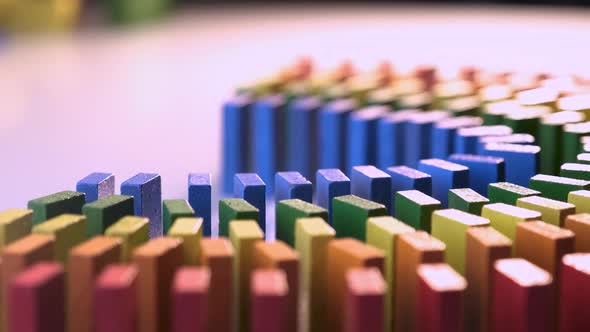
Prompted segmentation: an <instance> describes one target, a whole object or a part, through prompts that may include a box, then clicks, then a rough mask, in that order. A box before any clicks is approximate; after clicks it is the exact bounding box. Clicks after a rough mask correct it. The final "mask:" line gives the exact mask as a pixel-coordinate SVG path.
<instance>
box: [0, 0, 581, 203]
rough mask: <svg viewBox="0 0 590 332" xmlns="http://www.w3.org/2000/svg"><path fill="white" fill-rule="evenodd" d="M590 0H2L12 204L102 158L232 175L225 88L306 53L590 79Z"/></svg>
mask: <svg viewBox="0 0 590 332" xmlns="http://www.w3.org/2000/svg"><path fill="white" fill-rule="evenodd" d="M585 5H586V3H585V2H584V1H525V2H521V1H513V2H506V1H498V2H451V3H444V4H440V3H439V4H428V3H422V2H415V3H412V4H408V3H395V2H387V1H381V2H370V3H364V2H363V3H356V2H352V1H344V2H343V1H339V2H324V1H304V2H299V3H298V4H297V5H294V4H287V3H278V2H277V3H273V2H247V3H242V2H239V1H230V2H216V1H174V0H104V1H98V0H95V1H91V0H87V1H75V0H0V164H1V166H0V209H5V208H9V207H22V206H25V205H26V202H27V201H28V200H29V199H31V198H33V197H37V196H41V195H45V194H49V193H53V192H56V191H60V190H66V189H73V188H74V187H75V184H76V182H77V181H78V180H79V179H80V178H82V177H83V176H85V175H87V174H88V173H90V172H94V171H101V172H113V173H115V175H116V182H117V186H118V185H119V184H120V183H121V182H122V181H124V180H125V179H127V178H129V177H130V176H132V175H133V174H135V173H137V172H140V171H145V172H158V173H160V174H161V175H162V179H163V180H162V181H163V196H164V198H182V197H186V195H187V193H186V181H187V179H186V178H187V174H188V173H189V172H211V173H212V174H213V176H214V179H215V181H217V182H219V174H220V172H219V171H220V164H221V104H222V102H223V100H224V99H225V98H227V97H228V96H230V95H231V94H232V93H233V91H234V88H235V87H237V86H240V85H243V84H244V83H249V82H252V81H255V80H257V79H260V78H264V77H267V76H269V75H272V74H273V73H275V72H276V71H277V70H279V69H280V68H281V67H283V66H284V65H285V64H288V63H291V62H292V61H293V60H294V59H296V58H297V57H299V56H310V57H312V58H313V59H314V61H315V64H316V66H317V67H318V68H332V67H335V66H337V65H338V64H339V63H341V62H342V61H343V60H350V61H352V63H354V65H355V66H356V67H357V68H359V69H360V70H370V69H372V68H374V67H375V66H376V65H377V64H378V63H379V62H380V61H382V60H388V61H390V62H391V63H392V64H393V66H394V68H395V70H396V71H397V72H400V73H403V72H407V71H410V70H411V69H412V68H414V67H415V66H416V65H420V64H432V65H436V66H437V67H438V68H439V72H440V73H441V75H443V77H444V76H445V75H449V76H451V75H453V74H455V73H456V72H457V70H458V68H461V67H462V66H465V65H478V66H480V67H483V68H486V69H490V70H494V71H506V70H508V71H518V72H523V73H539V72H550V73H553V74H555V75H570V74H577V75H579V76H581V77H590V61H588V59H590V46H588V36H590V9H589V8H587V7H586V6H585ZM217 189H219V188H215V189H214V191H217V192H219V191H218V190H217Z"/></svg>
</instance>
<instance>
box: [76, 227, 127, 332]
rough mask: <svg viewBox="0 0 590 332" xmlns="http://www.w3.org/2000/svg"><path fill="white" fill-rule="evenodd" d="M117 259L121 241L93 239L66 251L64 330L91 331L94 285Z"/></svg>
mask: <svg viewBox="0 0 590 332" xmlns="http://www.w3.org/2000/svg"><path fill="white" fill-rule="evenodd" d="M120 257H121V241H120V240H119V239H115V238H109V237H105V236H97V237H94V238H92V239H90V240H88V241H86V242H83V243H81V244H79V245H77V246H75V247H73V248H72V250H70V252H69V255H68V265H67V273H68V274H67V280H66V282H67V284H66V286H67V310H66V313H67V316H66V317H67V321H66V323H67V328H68V331H80V332H92V331H93V327H94V312H95V310H94V298H93V296H94V282H95V279H96V277H97V276H98V275H99V274H100V272H101V271H102V269H104V267H105V266H107V265H108V264H112V263H116V262H118V261H119V259H120Z"/></svg>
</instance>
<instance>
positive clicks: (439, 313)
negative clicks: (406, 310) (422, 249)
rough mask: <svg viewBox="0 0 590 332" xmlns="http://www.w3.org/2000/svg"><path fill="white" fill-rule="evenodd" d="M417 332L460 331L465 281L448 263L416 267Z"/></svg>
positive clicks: (461, 328)
mask: <svg viewBox="0 0 590 332" xmlns="http://www.w3.org/2000/svg"><path fill="white" fill-rule="evenodd" d="M417 274H418V290H417V292H416V293H417V295H418V298H417V299H416V302H417V305H418V308H419V309H418V310H417V311H416V323H415V326H416V331H419V332H461V331H463V321H464V319H463V318H464V317H463V301H464V299H463V298H464V294H465V288H466V287H467V282H466V281H465V279H463V277H462V276H461V275H459V274H458V273H457V272H455V270H453V269H452V268H451V267H450V266H449V265H447V264H440V263H439V264H421V265H419V266H418V270H417Z"/></svg>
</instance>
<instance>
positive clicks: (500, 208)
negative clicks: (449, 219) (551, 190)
mask: <svg viewBox="0 0 590 332" xmlns="http://www.w3.org/2000/svg"><path fill="white" fill-rule="evenodd" d="M481 216H482V217H484V218H487V219H489V220H490V226H492V227H493V228H494V229H495V230H497V231H498V232H500V233H502V234H503V235H504V236H506V237H507V238H509V239H510V240H511V241H514V240H515V239H516V226H517V225H518V224H519V223H521V222H527V221H532V220H541V213H539V212H537V211H533V210H529V209H524V208H520V207H516V206H512V205H508V204H504V203H493V204H487V205H484V206H483V209H482V210H481ZM513 253H514V247H513Z"/></svg>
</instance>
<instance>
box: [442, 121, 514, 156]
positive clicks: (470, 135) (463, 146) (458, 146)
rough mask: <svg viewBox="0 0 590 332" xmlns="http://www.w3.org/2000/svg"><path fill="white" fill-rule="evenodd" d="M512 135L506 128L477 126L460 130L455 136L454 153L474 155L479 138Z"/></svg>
mask: <svg viewBox="0 0 590 332" xmlns="http://www.w3.org/2000/svg"><path fill="white" fill-rule="evenodd" d="M510 134H512V129H511V128H510V127H508V126H503V125H499V126H479V127H471V128H460V129H459V130H457V135H455V151H454V153H458V154H476V153H477V149H478V148H477V146H478V142H479V138H480V137H484V136H504V135H510Z"/></svg>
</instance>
